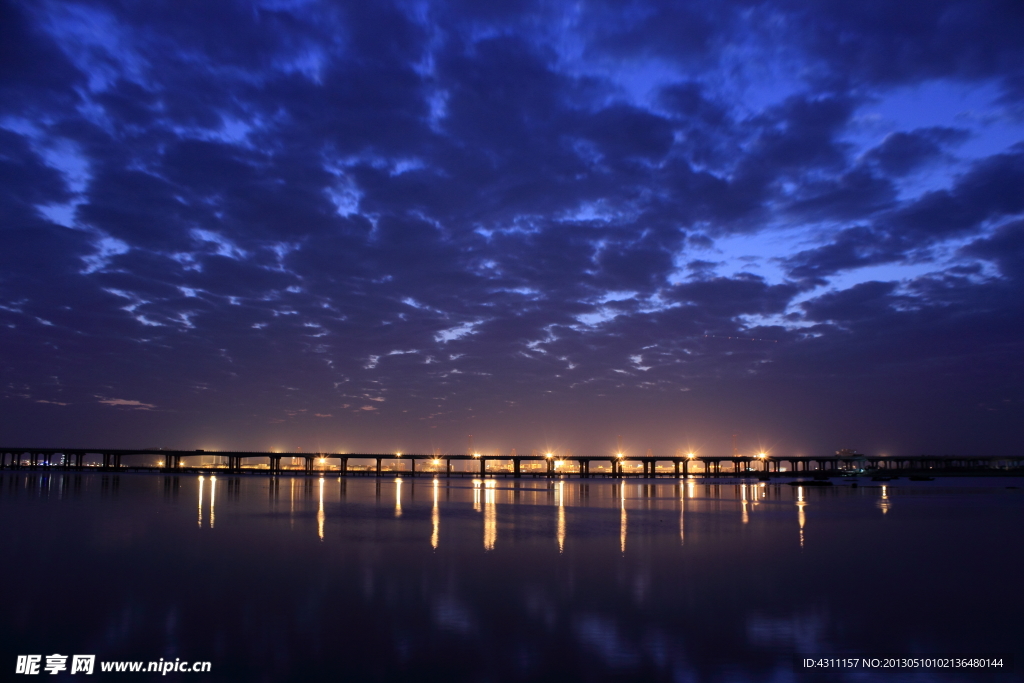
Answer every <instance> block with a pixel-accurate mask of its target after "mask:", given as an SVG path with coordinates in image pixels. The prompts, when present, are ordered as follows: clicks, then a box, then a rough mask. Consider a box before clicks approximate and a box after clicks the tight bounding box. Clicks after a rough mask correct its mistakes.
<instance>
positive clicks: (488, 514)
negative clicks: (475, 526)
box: [484, 480, 498, 551]
mask: <svg viewBox="0 0 1024 683" xmlns="http://www.w3.org/2000/svg"><path fill="white" fill-rule="evenodd" d="M497 540H498V508H497V506H496V505H495V500H494V481H493V480H490V481H488V482H487V489H485V490H484V550H485V551H490V550H494V544H495V543H496V542H497Z"/></svg>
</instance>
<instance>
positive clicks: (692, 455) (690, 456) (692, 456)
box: [686, 453, 696, 458]
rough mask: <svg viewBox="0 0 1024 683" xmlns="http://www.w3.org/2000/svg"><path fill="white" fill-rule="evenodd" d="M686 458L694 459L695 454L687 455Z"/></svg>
mask: <svg viewBox="0 0 1024 683" xmlns="http://www.w3.org/2000/svg"><path fill="white" fill-rule="evenodd" d="M686 457H687V458H694V457H696V454H695V453H687V454H686Z"/></svg>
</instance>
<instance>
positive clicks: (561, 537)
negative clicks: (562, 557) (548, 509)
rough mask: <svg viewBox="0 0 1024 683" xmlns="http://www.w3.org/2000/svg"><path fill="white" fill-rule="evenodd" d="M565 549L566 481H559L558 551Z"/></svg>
mask: <svg viewBox="0 0 1024 683" xmlns="http://www.w3.org/2000/svg"><path fill="white" fill-rule="evenodd" d="M563 550H565V482H564V481H560V482H558V552H559V553H561V552H562V551H563Z"/></svg>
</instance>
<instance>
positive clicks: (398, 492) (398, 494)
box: [395, 477, 402, 517]
mask: <svg viewBox="0 0 1024 683" xmlns="http://www.w3.org/2000/svg"><path fill="white" fill-rule="evenodd" d="M401 516H402V478H401V477H396V478H395V517H401Z"/></svg>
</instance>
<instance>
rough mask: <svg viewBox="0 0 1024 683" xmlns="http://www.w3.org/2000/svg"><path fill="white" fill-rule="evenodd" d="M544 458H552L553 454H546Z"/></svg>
mask: <svg viewBox="0 0 1024 683" xmlns="http://www.w3.org/2000/svg"><path fill="white" fill-rule="evenodd" d="M544 457H546V458H553V457H554V454H552V453H548V454H547V455H545V456H544Z"/></svg>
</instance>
